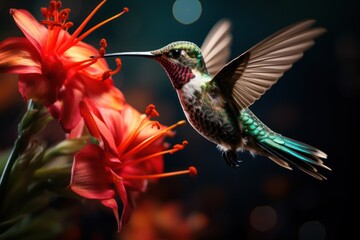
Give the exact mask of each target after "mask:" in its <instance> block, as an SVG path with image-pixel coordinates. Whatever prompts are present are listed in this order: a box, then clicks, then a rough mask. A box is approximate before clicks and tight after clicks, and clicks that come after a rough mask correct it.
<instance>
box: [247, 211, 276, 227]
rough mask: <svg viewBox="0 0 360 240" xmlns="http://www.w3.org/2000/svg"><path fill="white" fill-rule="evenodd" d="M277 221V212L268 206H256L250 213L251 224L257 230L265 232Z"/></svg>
mask: <svg viewBox="0 0 360 240" xmlns="http://www.w3.org/2000/svg"><path fill="white" fill-rule="evenodd" d="M276 221H277V214H276V212H275V210H274V209H273V208H272V207H270V206H258V207H256V208H254V210H252V212H251V214H250V223H251V226H252V227H253V228H254V229H255V230H257V231H259V232H265V231H269V230H270V229H272V228H273V227H274V226H275V224H276Z"/></svg>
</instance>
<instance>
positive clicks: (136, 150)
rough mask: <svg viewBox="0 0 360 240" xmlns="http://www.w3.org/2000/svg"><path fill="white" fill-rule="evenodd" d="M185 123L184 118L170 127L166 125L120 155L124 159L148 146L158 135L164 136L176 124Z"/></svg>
mask: <svg viewBox="0 0 360 240" xmlns="http://www.w3.org/2000/svg"><path fill="white" fill-rule="evenodd" d="M185 123H186V122H185V121H184V120H182V121H179V122H177V123H175V124H173V125H171V126H170V127H167V128H165V129H163V130H160V131H159V132H158V133H156V134H155V135H153V136H151V137H149V138H147V139H146V140H144V141H142V142H141V143H140V144H139V145H137V146H136V147H134V148H132V149H131V150H130V151H128V152H126V153H125V154H124V155H123V156H122V157H123V158H125V159H126V158H127V157H128V156H130V155H132V154H135V153H136V152H139V151H141V150H142V149H144V148H146V147H147V146H149V145H150V144H151V143H153V142H154V141H156V140H157V139H159V138H160V137H162V136H164V135H165V134H166V133H167V132H170V131H171V130H173V129H174V128H176V127H178V126H181V125H184V124H185Z"/></svg>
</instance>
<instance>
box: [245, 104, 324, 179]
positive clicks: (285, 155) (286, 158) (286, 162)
mask: <svg viewBox="0 0 360 240" xmlns="http://www.w3.org/2000/svg"><path fill="white" fill-rule="evenodd" d="M240 121H241V123H242V127H243V130H244V132H245V133H247V135H248V136H249V137H250V136H251V137H250V138H249V139H248V140H250V141H249V142H248V144H247V145H248V147H249V148H250V149H256V152H258V153H260V154H262V155H264V156H267V157H269V158H270V159H271V160H272V161H274V162H275V163H277V164H279V165H280V166H282V167H284V168H287V169H292V167H297V168H298V169H300V170H302V171H304V172H305V173H307V174H309V175H311V176H313V177H315V178H317V179H319V180H323V179H326V177H324V176H323V175H322V174H320V173H319V172H318V170H317V168H316V167H321V168H325V169H327V170H331V169H330V168H329V167H327V166H326V165H325V164H324V162H323V159H326V158H327V155H326V153H324V152H323V151H321V150H319V149H317V148H315V147H312V146H310V145H308V144H306V143H302V142H299V141H297V140H294V139H291V138H288V137H284V136H282V135H280V134H278V133H275V132H273V131H272V130H271V129H269V128H268V127H267V126H266V125H265V124H263V123H262V122H261V121H260V120H259V119H258V118H257V117H256V116H255V115H254V114H253V113H252V112H251V111H250V110H249V109H243V110H242V113H241V119H240ZM259 148H260V149H261V150H260V149H259ZM259 150H260V152H259Z"/></svg>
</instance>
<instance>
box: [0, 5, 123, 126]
mask: <svg viewBox="0 0 360 240" xmlns="http://www.w3.org/2000/svg"><path fill="white" fill-rule="evenodd" d="M104 3H105V0H104V1H102V2H101V3H100V4H99V5H98V6H97V7H96V8H95V9H94V10H93V12H91V13H90V14H89V16H88V17H87V18H86V19H85V20H84V22H83V23H82V24H81V25H80V26H79V27H78V28H77V29H76V30H75V31H74V32H73V34H72V35H70V34H69V33H68V29H69V28H70V27H72V25H73V23H72V22H69V21H68V16H69V13H70V9H69V8H65V9H62V10H61V7H62V4H61V1H55V0H51V1H50V4H49V7H48V8H42V9H41V12H42V15H43V17H44V20H42V21H40V22H38V21H37V20H36V19H35V18H34V17H33V16H32V15H31V14H30V13H29V12H28V11H26V10H22V9H11V10H10V13H11V15H12V16H13V18H14V20H15V22H16V24H17V25H18V27H19V28H20V29H21V31H22V32H23V33H24V35H25V37H13V38H8V39H6V40H4V41H2V42H0V72H2V73H15V74H19V91H20V93H21V94H22V96H23V97H24V99H25V100H27V99H33V100H35V101H38V102H41V103H42V104H44V105H46V106H47V107H48V109H49V111H50V113H51V114H52V116H53V117H54V118H56V119H58V120H59V121H60V122H61V124H62V126H63V128H64V129H65V131H66V132H69V131H70V130H71V129H73V128H74V127H75V126H76V124H77V123H78V122H79V120H80V119H81V116H80V113H79V103H80V101H81V100H82V99H83V98H84V97H87V98H91V99H92V100H93V101H95V103H96V104H97V105H101V106H103V107H111V108H115V109H120V108H121V106H122V103H123V101H124V98H123V95H122V93H121V92H120V91H119V90H117V89H116V88H115V87H114V85H113V82H112V79H111V75H112V74H114V73H115V72H117V71H118V70H119V69H120V66H121V62H120V61H119V60H118V62H117V63H118V69H117V70H116V71H113V72H112V71H110V70H109V67H108V65H107V63H106V62H105V60H104V59H102V58H92V59H90V58H89V57H90V56H94V55H99V51H98V50H96V49H95V48H93V47H92V46H90V45H88V44H86V43H84V42H82V40H83V39H84V38H85V37H86V36H88V35H89V34H90V33H91V32H93V31H94V30H96V29H97V28H99V27H100V26H102V25H103V24H105V23H107V22H108V21H110V20H112V19H114V18H117V17H119V16H121V15H122V14H123V13H124V12H126V11H128V10H127V8H124V11H123V12H121V13H119V14H117V15H115V16H113V17H112V18H109V19H107V20H105V21H104V22H102V23H100V24H98V25H96V26H95V27H93V28H91V29H90V30H88V31H86V32H85V33H83V34H82V35H80V33H81V32H82V30H83V29H84V27H85V26H86V24H87V23H88V22H89V20H90V19H91V18H92V16H93V15H94V14H95V13H96V11H97V10H98V9H99V8H100V7H101V6H102V5H103V4H104ZM44 25H45V26H46V27H45V26H44ZM105 46H106V42H104V41H102V44H101V49H100V50H101V51H100V54H102V53H103V52H104V47H105Z"/></svg>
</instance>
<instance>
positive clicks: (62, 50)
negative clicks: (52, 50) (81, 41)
mask: <svg viewBox="0 0 360 240" xmlns="http://www.w3.org/2000/svg"><path fill="white" fill-rule="evenodd" d="M105 2H106V0H103V1H102V2H100V3H99V5H97V6H96V8H94V10H92V12H91V13H90V14H89V15H88V16H87V17H86V18H85V20H84V21H83V22H82V23H81V24H80V26H79V27H78V28H77V29H76V30H75V32H74V33H73V34H72V35H71V37H70V38H69V39H68V40H67V42H66V43H65V44H64V45H62V47H61V48H60V49H59V52H60V53H62V52H65V51H66V50H67V49H68V48H70V47H71V46H73V45H74V44H73V41H74V40H75V38H76V37H77V36H79V34H80V32H81V31H82V30H83V29H84V28H85V26H86V25H87V24H88V23H89V21H90V19H91V18H92V17H93V16H94V15H95V13H96V12H97V11H98V10H99V9H100V8H101V6H102V5H104V3H105Z"/></svg>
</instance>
